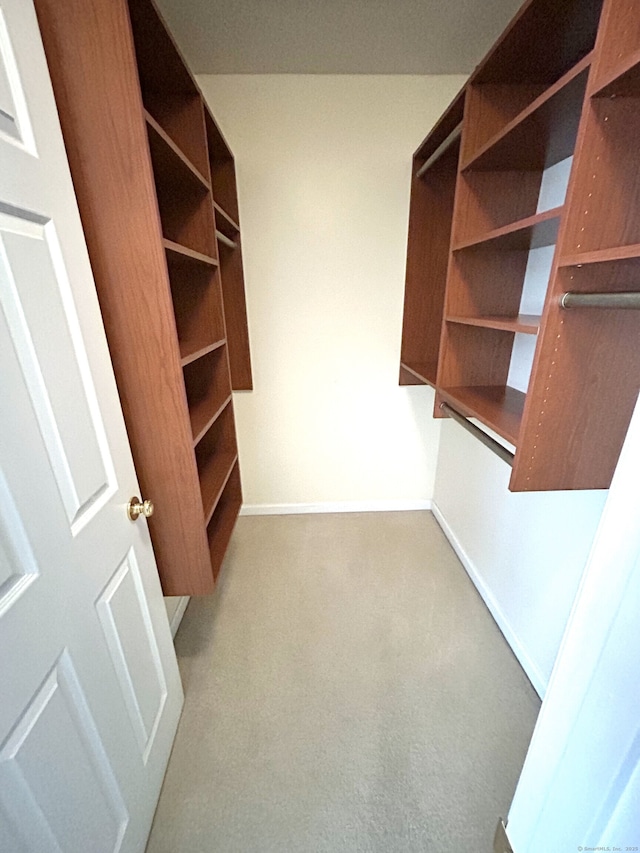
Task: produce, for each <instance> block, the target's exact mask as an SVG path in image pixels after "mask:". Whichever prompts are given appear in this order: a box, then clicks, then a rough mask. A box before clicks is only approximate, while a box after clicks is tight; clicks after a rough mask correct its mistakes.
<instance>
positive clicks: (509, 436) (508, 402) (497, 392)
mask: <svg viewBox="0 0 640 853" xmlns="http://www.w3.org/2000/svg"><path fill="white" fill-rule="evenodd" d="M438 390H439V393H440V394H441V395H442V397H443V398H444V399H445V400H446V401H447V402H448V403H450V404H451V405H452V406H453V407H454V408H455V409H457V410H458V411H459V412H460V413H461V414H463V415H466V416H467V417H471V418H477V419H478V420H479V421H481V422H482V423H483V424H484V425H485V426H488V427H489V429H492V430H493V431H494V432H496V433H498V435H500V436H502V438H504V439H505V440H506V441H508V442H509V443H510V444H514V445H517V443H518V434H519V432H520V422H521V420H522V412H523V410H524V401H525V395H524V394H523V393H522V391H518V390H516V389H515V388H511V387H510V386H508V385H505V386H496V385H488V386H487V385H485V386H481V385H480V386H466V387H458V388H439V389H438Z"/></svg>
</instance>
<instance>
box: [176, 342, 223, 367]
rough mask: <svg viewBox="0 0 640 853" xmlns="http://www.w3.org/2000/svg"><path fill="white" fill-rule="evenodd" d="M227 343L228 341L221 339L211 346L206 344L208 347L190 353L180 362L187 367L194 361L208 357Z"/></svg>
mask: <svg viewBox="0 0 640 853" xmlns="http://www.w3.org/2000/svg"><path fill="white" fill-rule="evenodd" d="M225 343H226V340H225V339H224V338H221V339H220V340H217V341H212V342H211V343H210V344H206V346H203V347H200V349H197V350H195V351H194V352H190V353H189V354H188V355H185V356H183V357H182V358H181V360H180V363H181V364H182V366H183V367H186V366H187V365H188V364H191V362H192V361H196V360H197V359H199V358H202V357H203V356H205V355H208V354H209V353H210V352H213V351H214V350H216V349H218V348H219V347H222V346H224V345H225Z"/></svg>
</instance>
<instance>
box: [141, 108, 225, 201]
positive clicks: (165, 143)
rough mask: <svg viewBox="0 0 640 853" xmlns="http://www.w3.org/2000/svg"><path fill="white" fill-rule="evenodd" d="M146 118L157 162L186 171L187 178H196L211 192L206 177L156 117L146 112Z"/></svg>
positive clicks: (150, 143) (150, 141) (169, 167)
mask: <svg viewBox="0 0 640 853" xmlns="http://www.w3.org/2000/svg"><path fill="white" fill-rule="evenodd" d="M144 117H145V120H146V122H147V131H148V133H149V145H150V146H151V147H152V149H153V150H154V152H155V157H156V160H160V159H164V160H165V161H166V167H165V168H168V169H171V168H178V169H183V170H185V172H184V173H185V174H186V176H190V177H191V178H195V180H196V181H198V182H199V183H200V184H201V185H202V187H203V188H204V189H205V190H207V191H208V192H210V191H211V185H210V183H209V181H208V180H207V179H206V178H205V177H204V175H203V174H202V173H201V172H200V170H199V169H197V168H196V167H195V166H194V165H193V163H192V162H191V160H190V159H189V158H188V157H187V155H186V154H185V153H184V152H183V151H182V150H181V149H180V147H179V146H178V145H177V144H176V143H175V142H174V141H173V139H171V137H170V136H169V134H168V133H167V132H166V131H165V130H163V128H162V127H161V126H160V125H159V124H158V122H157V121H156V120H155V119H154V117H153V116H152V115H151V113H149V112H148V111H147V110H145V111H144Z"/></svg>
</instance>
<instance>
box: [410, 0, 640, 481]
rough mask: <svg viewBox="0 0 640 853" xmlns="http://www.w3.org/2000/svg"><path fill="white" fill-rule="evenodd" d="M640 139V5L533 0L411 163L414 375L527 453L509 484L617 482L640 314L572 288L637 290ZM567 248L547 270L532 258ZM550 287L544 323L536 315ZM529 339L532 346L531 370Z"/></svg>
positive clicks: (632, 395)
mask: <svg viewBox="0 0 640 853" xmlns="http://www.w3.org/2000/svg"><path fill="white" fill-rule="evenodd" d="M462 102H463V103H464V116H463V123H462V139H461V143H460V154H459V157H454V156H449V155H447V153H446V152H445V154H444V156H443V157H442V158H440V157H439V158H438V159H437V160H436V161H435V162H434V163H433V168H429V169H428V170H427V172H426V173H425V190H424V191H421V190H420V187H419V184H418V183H417V182H416V181H415V175H416V167H419V165H420V164H421V163H425V162H429V161H428V158H429V157H430V156H431V155H433V152H434V151H435V152H437V151H438V146H442V144H443V142H444V140H445V139H446V138H447V135H448V134H450V133H451V131H452V130H453V128H454V127H455V126H456V122H457V121H458V120H459V115H460V103H462ZM638 138H640V5H638V4H632V3H630V2H629V0H565V2H563V3H558V2H557V1H556V0H526V2H525V3H524V5H523V6H522V8H521V10H520V12H518V14H517V15H516V16H515V18H514V19H513V21H512V23H511V24H510V25H509V27H507V29H506V30H505V32H504V34H503V35H502V36H501V37H500V39H498V41H497V43H496V45H495V46H494V47H493V48H492V50H491V51H490V52H489V54H488V56H487V57H486V58H485V59H484V60H483V61H482V62H481V63H480V65H479V66H478V67H477V69H476V70H475V72H474V73H473V74H472V75H471V77H470V79H469V80H468V82H467V84H466V86H465V90H464V94H463V95H462V96H459V97H458V98H457V99H456V101H455V102H454V103H453V104H452V106H451V107H450V108H449V109H448V110H447V111H446V112H445V114H444V116H443V118H442V119H441V120H440V121H439V122H438V123H437V125H436V127H435V128H434V131H433V133H432V135H430V137H427V139H426V140H425V142H424V143H422V145H421V147H420V149H419V150H418V152H416V155H414V171H413V175H414V177H413V180H412V202H411V205H412V206H411V216H410V226H409V240H408V248H407V280H406V289H405V314H404V322H403V347H402V351H401V365H400V381H401V384H428V383H429V380H431V381H432V374H431V371H432V368H433V366H434V365H437V374H436V377H435V389H436V400H435V407H434V415H435V416H436V417H443V416H446V414H447V409H446V408H445V409H444V410H443V409H440V404H441V403H445V402H446V403H447V404H448V405H449V407H450V409H451V408H452V409H455V410H456V411H458V412H459V413H461V414H462V415H463V416H466V417H469V418H477V419H478V420H479V421H480V422H481V423H482V424H484V426H485V427H487V428H489V429H490V430H493V431H495V432H496V433H497V434H498V435H500V436H502V438H504V439H505V440H507V441H508V442H510V443H511V444H513V445H515V453H514V457H513V460H512V462H513V468H512V473H511V477H510V481H509V488H510V489H512V490H513V491H536V490H550V489H589V488H592V489H593V488H607V487H608V485H609V483H610V481H611V476H612V473H613V470H614V467H615V463H616V460H617V458H618V454H619V451H620V448H621V446H622V442H623V440H624V435H625V432H626V429H627V428H628V424H629V418H630V415H631V412H632V410H633V406H634V404H635V401H636V399H637V397H638V392H639V390H640V348H639V347H638V346H637V341H638V340H640V312H638V311H633V310H627V304H626V303H621V302H618V304H617V307H616V308H615V309H612V308H611V307H610V302H608V301H607V300H606V299H603V300H601V301H600V304H601V305H603V306H604V307H594V304H593V303H592V304H591V307H590V308H589V309H588V310H587V309H585V308H581V307H579V305H580V303H579V301H576V302H574V303H573V304H572V305H571V306H570V307H566V308H564V307H563V306H562V295H563V294H564V293H567V292H575V293H582V294H589V293H591V294H596V295H603V296H605V297H606V295H607V294H615V293H626V292H632V293H638V292H640V160H639V159H638V155H637V150H638V143H637V140H638ZM418 155H419V156H418ZM571 155H573V163H572V167H571V171H570V176H569V182H568V189H567V190H566V193H565V195H566V197H565V200H564V203H563V205H562V206H561V207H555V208H553V209H551V210H545V211H543V212H538V207H539V206H540V204H541V201H542V196H543V194H544V196H545V197H549V195H548V194H554V193H555V197H557V198H560V197H561V195H562V193H563V191H564V185H563V184H562V181H563V180H564V177H563V175H565V174H566V173H565V172H561V171H559V172H550V173H549V174H545V171H546V170H547V169H549V167H551V166H553V165H555V164H556V163H559V162H560V161H562V160H564V159H565V158H567V157H569V156H571ZM448 156H449V159H448V160H447V157H448ZM445 167H446V169H448V175H447V177H448V180H449V181H450V183H447V182H446V180H445ZM554 181H557V182H558V183H557V185H556V186H554V183H553V182H554ZM443 188H445V194H444V195H441V196H438V194H437V193H438V191H440V192H442V190H443ZM421 192H422V194H420V193H421ZM428 193H431V195H429V194H428ZM434 193H435V196H434ZM434 197H435V199H436V200H437V199H438V198H440V199H443V198H445V197H446V198H447V199H448V202H449V203H451V200H452V199H455V203H454V204H452V206H451V207H449V206H448V204H444V203H442V202H441V203H440V206H438V204H437V203H434ZM435 235H438V236H437V239H436V238H435ZM556 243H557V248H556V251H555V253H554V255H553V260H552V261H551V270H550V275H549V276H548V279H547V276H546V270H545V269H544V268H542V267H540V265H539V263H538V260H536V263H535V264H534V263H533V259H530V257H529V252H530V251H531V250H532V249H537V248H540V247H544V246H554V245H555V244H556ZM544 257H547V256H546V255H545V256H544ZM539 260H540V263H541V262H542V260H543V256H539ZM434 269H435V270H437V275H436V276H435V277H434V276H432V275H431V271H432V270H434ZM443 271H444V272H443ZM529 276H531V277H529ZM536 276H538V279H537V280H536ZM543 276H544V279H546V282H545V281H544V280H543V279H542V277H543ZM444 278H446V288H445V294H444V301H443V279H444ZM545 283H546V292H545V294H544V308H543V310H542V311H541V314H540V316H538V315H537V314H536V315H530V314H525V313H524V311H523V309H522V307H521V306H524V305H526V304H534V301H533V298H534V297H535V296H536V294H535V291H534V288H535V286H536V284H538V285H539V286H540V287H542V286H543V285H544V284H545ZM541 295H542V294H540V293H538V294H537V296H538V298H539V297H541ZM629 304H630V303H629ZM521 312H522V313H521ZM405 330H407V333H406V334H405ZM519 334H528V335H532V336H534V339H535V354H534V356H533V360H532V367H531V368H530V371H531V372H530V375H529V377H528V379H527V376H526V373H525V371H526V370H527V369H528V368H529V365H530V363H531V362H530V357H529V356H527V357H526V358H527V360H526V361H522V362H520V363H517V364H516V363H513V359H514V358H515V357H517V358H525V348H524V347H517V348H515V347H514V343H515V341H516V336H517V335H519ZM530 349H531V348H529V352H530ZM514 368H517V369H514ZM510 376H518V382H519V383H522V385H521V387H524V386H525V383H526V388H527V391H526V394H525V393H523V392H521V391H520V390H518V389H517V388H514V387H510V385H509V384H508V383H509V381H510V380H509V377H510ZM513 381H514V382H515V380H513ZM504 461H506V462H509V461H510V460H509V459H508V458H507V459H505V460H504Z"/></svg>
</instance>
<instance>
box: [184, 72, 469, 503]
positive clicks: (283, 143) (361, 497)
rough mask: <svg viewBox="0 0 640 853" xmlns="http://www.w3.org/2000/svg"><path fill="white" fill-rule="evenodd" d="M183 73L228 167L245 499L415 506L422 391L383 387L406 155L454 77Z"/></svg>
mask: <svg viewBox="0 0 640 853" xmlns="http://www.w3.org/2000/svg"><path fill="white" fill-rule="evenodd" d="M199 82H200V85H201V86H202V88H203V91H204V94H205V96H206V98H207V100H208V102H209V104H210V105H211V108H212V111H213V112H214V114H215V116H216V119H217V120H218V122H219V124H220V125H221V127H222V130H223V132H224V133H225V135H226V137H227V140H228V142H229V144H230V146H231V147H232V149H233V151H234V154H235V157H236V167H237V174H238V191H239V196H240V209H241V218H242V221H241V226H242V233H243V240H244V264H245V279H246V289H247V300H248V312H249V327H250V335H251V349H252V358H253V368H254V387H255V390H254V391H253V392H252V393H244V394H236V395H235V406H236V417H237V428H238V439H239V446H240V462H241V466H242V479H243V490H244V499H245V504H249V505H253V506H256V505H259V506H262V507H265V506H268V507H269V506H270V507H273V505H279V504H285V505H291V504H312V505H316V507H317V505H318V504H327V503H328V504H331V505H334V504H335V503H336V502H354V504H355V505H356V506H359V505H362V506H381V507H382V506H396V505H397V506H403V505H407V506H416V505H420V502H425V501H428V500H429V499H430V498H431V496H432V490H433V482H434V476H435V468H436V457H437V448H438V438H439V423H437V422H434V421H433V420H432V418H431V411H432V407H433V397H432V393H431V391H429V390H427V389H425V388H400V387H398V368H399V351H400V333H401V323H402V300H403V290H404V266H405V251H406V236H407V221H408V209H409V182H410V163H411V155H412V153H413V151H414V150H415V148H417V146H418V144H419V143H420V141H421V139H422V138H423V137H424V136H425V135H426V133H427V131H428V130H429V128H430V126H431V125H432V124H433V122H434V121H435V120H436V119H437V118H438V116H439V115H440V113H441V112H442V111H443V109H444V108H445V107H446V106H447V104H448V103H449V101H450V100H451V98H452V97H453V95H454V94H455V93H456V92H457V91H458V89H459V88H460V87H461V86H462V84H463V82H464V78H463V77H459V76H456V77H410V76H409V77H405V76H390V77H376V76H362V77H360V76H346V77H333V76H295V75H275V76H251V75H246V76H242V75H240V76H203V77H200V78H199ZM354 504H352V505H354Z"/></svg>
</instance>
